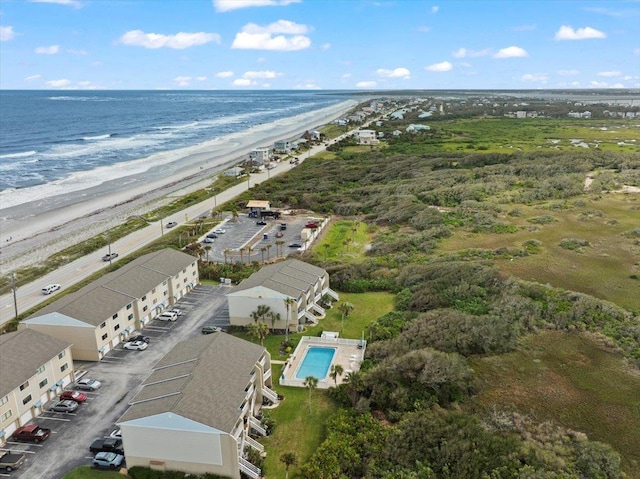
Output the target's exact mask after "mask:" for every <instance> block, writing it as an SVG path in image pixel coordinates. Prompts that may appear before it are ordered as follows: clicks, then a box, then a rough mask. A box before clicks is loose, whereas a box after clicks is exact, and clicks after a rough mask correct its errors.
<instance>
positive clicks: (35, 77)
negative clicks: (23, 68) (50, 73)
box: [24, 75, 42, 81]
mask: <svg viewBox="0 0 640 479" xmlns="http://www.w3.org/2000/svg"><path fill="white" fill-rule="evenodd" d="M40 78H42V75H31V76H29V77H27V78H25V79H24V81H33V80H38V79H40Z"/></svg>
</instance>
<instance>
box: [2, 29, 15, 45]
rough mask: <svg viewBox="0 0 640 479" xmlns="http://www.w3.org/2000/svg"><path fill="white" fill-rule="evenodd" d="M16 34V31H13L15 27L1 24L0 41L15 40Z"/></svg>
mask: <svg viewBox="0 0 640 479" xmlns="http://www.w3.org/2000/svg"><path fill="white" fill-rule="evenodd" d="M15 36H16V33H15V32H14V31H13V27H2V26H0V42H8V41H9V40H13V39H14V37H15Z"/></svg>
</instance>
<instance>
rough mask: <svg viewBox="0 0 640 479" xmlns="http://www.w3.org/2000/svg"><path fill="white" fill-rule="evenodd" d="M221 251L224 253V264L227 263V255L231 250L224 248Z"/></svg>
mask: <svg viewBox="0 0 640 479" xmlns="http://www.w3.org/2000/svg"><path fill="white" fill-rule="evenodd" d="M222 253H223V254H224V264H227V256H228V255H229V253H231V250H230V249H229V248H226V249H225V250H224V251H223V252H222Z"/></svg>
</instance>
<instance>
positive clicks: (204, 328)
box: [201, 324, 222, 334]
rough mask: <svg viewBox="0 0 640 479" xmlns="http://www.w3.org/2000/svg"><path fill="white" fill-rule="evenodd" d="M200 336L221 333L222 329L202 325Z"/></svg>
mask: <svg viewBox="0 0 640 479" xmlns="http://www.w3.org/2000/svg"><path fill="white" fill-rule="evenodd" d="M201 331H202V334H213V333H219V332H221V331H222V328H219V327H217V326H211V325H208V324H207V325H204V326H202V329H201Z"/></svg>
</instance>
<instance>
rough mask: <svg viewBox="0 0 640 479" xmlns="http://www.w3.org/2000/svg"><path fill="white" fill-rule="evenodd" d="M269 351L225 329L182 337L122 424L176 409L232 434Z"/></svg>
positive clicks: (167, 355)
mask: <svg viewBox="0 0 640 479" xmlns="http://www.w3.org/2000/svg"><path fill="white" fill-rule="evenodd" d="M264 352H265V349H264V348H263V347H262V346H258V345H256V344H253V343H250V342H248V341H244V340H243V339H239V338H236V337H234V336H231V335H228V334H225V333H216V334H210V335H207V336H202V337H200V338H197V339H190V340H187V341H182V342H180V343H178V344H177V345H176V346H175V347H174V348H173V349H172V350H171V351H169V352H168V353H167V354H166V355H165V356H164V357H163V358H162V359H161V360H160V361H159V362H158V363H157V364H156V365H155V366H154V369H153V372H152V373H151V375H150V376H149V377H148V378H147V379H146V380H145V381H144V383H143V388H142V390H141V391H140V392H139V393H138V394H137V395H136V396H135V397H134V398H133V400H132V401H131V406H130V407H129V409H128V410H127V411H126V412H125V413H124V415H123V416H122V417H121V418H120V419H119V420H118V423H122V422H126V421H132V420H135V419H140V418H144V417H149V416H153V415H156V414H162V413H167V412H172V413H175V414H179V415H180V416H183V417H186V418H188V419H191V420H193V421H197V422H199V423H201V424H205V425H207V426H210V427H213V428H216V429H219V430H221V431H225V432H229V433H230V432H231V431H232V430H233V427H234V426H235V424H236V422H237V420H238V417H239V411H238V408H239V407H240V406H241V405H242V401H243V400H244V398H245V395H246V392H245V389H246V387H247V385H248V384H249V380H250V379H251V373H252V372H253V369H254V367H255V365H256V363H257V362H258V361H259V360H260V358H261V357H262V355H263V354H264ZM138 401H140V402H138Z"/></svg>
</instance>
